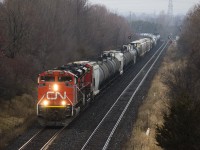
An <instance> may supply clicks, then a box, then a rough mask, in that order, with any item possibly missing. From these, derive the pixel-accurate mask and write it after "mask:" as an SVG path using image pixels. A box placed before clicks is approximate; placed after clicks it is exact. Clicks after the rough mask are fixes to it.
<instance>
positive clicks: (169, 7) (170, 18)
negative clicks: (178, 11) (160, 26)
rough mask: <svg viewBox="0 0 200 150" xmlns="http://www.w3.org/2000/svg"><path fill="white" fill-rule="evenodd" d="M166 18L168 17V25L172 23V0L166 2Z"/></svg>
mask: <svg viewBox="0 0 200 150" xmlns="http://www.w3.org/2000/svg"><path fill="white" fill-rule="evenodd" d="M168 18H169V23H170V25H172V24H173V3H172V0H169V3H168Z"/></svg>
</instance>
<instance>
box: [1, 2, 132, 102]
mask: <svg viewBox="0 0 200 150" xmlns="http://www.w3.org/2000/svg"><path fill="white" fill-rule="evenodd" d="M128 34H130V28H129V24H128V23H127V21H126V20H125V19H124V18H123V17H121V16H119V15H117V14H115V13H113V12H110V11H109V10H107V9H106V8H105V7H104V6H100V5H91V4H90V3H89V1H87V0H5V1H4V2H3V3H0V74H1V75H0V99H10V98H12V97H14V96H16V95H21V94H23V93H28V94H33V91H34V89H35V86H34V85H36V84H35V83H36V82H37V75H38V73H40V72H41V71H43V70H46V69H50V68H53V67H56V66H58V65H62V64H66V63H68V62H70V61H73V60H80V59H87V58H88V57H93V56H97V55H99V54H100V53H101V51H103V50H108V49H113V48H116V47H119V46H120V45H122V44H124V43H126V42H127V40H128V38H127V37H128Z"/></svg>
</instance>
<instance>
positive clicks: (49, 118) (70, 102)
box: [37, 38, 155, 126]
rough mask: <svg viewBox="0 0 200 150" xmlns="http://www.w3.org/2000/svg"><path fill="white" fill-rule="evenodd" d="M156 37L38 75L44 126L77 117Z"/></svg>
mask: <svg viewBox="0 0 200 150" xmlns="http://www.w3.org/2000/svg"><path fill="white" fill-rule="evenodd" d="M154 42H155V39H152V38H143V39H141V40H137V41H133V42H131V43H130V44H128V45H124V46H123V49H122V50H110V51H104V52H103V53H102V56H101V59H100V60H98V61H77V62H72V63H68V64H67V65H63V66H60V67H57V68H54V69H52V70H47V71H45V72H43V73H41V74H39V77H38V102H37V116H38V121H39V123H40V124H41V125H42V126H45V125H65V124H67V123H68V122H70V121H71V120H72V119H73V118H75V117H76V116H77V115H78V114H79V113H80V112H81V111H82V110H83V109H84V108H86V107H87V106H88V105H89V103H90V102H91V101H92V100H94V97H95V96H96V95H97V94H98V93H99V92H100V89H101V87H102V86H103V85H104V84H106V83H107V82H108V81H109V80H110V79H112V78H113V77H114V76H115V75H117V74H123V69H124V67H126V66H127V65H128V64H129V63H131V62H132V63H136V58H137V57H138V56H143V55H144V54H145V53H146V52H148V51H149V50H150V49H151V48H152V47H153V45H154Z"/></svg>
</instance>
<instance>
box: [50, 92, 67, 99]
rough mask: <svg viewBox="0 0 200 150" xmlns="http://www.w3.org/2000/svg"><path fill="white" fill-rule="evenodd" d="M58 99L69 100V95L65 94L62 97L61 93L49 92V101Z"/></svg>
mask: <svg viewBox="0 0 200 150" xmlns="http://www.w3.org/2000/svg"><path fill="white" fill-rule="evenodd" d="M58 97H60V98H61V99H66V98H67V94H66V92H64V94H63V95H62V94H61V93H60V92H50V91H49V92H47V99H49V100H55V99H57V98H58Z"/></svg>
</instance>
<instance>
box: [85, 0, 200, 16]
mask: <svg viewBox="0 0 200 150" xmlns="http://www.w3.org/2000/svg"><path fill="white" fill-rule="evenodd" d="M89 1H90V2H91V3H92V4H104V5H105V6H106V7H107V8H108V9H110V10H112V11H116V12H118V13H119V14H123V15H127V14H130V12H132V13H147V14H154V13H156V14H159V13H160V12H161V11H164V12H165V13H167V11H168V2H169V0H89ZM172 2H173V14H175V15H177V14H183V15H185V14H186V13H187V12H188V10H189V9H190V8H191V7H192V6H194V5H195V4H197V3H200V0H172Z"/></svg>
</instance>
